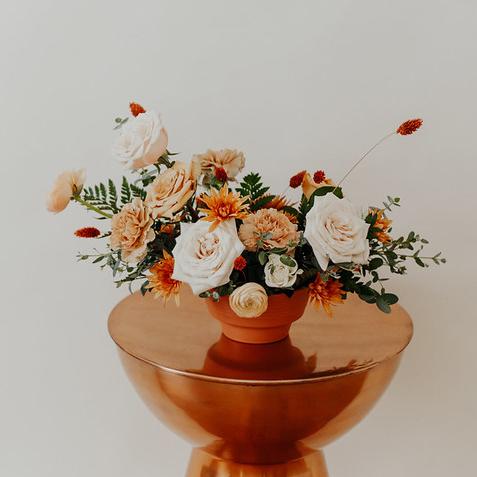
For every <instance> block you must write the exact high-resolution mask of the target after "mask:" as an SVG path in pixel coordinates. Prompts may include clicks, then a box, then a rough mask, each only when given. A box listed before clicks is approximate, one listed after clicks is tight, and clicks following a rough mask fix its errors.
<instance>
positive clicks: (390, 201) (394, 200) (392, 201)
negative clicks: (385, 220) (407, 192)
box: [383, 195, 401, 212]
mask: <svg viewBox="0 0 477 477" xmlns="http://www.w3.org/2000/svg"><path fill="white" fill-rule="evenodd" d="M386 198H387V200H386V201H384V202H383V205H384V208H385V209H386V210H388V211H389V212H390V211H391V210H392V207H401V204H400V203H399V202H400V201H401V199H400V198H399V197H391V196H389V195H388V196H387V197H386Z"/></svg>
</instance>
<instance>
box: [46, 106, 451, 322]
mask: <svg viewBox="0 0 477 477" xmlns="http://www.w3.org/2000/svg"><path fill="white" fill-rule="evenodd" d="M130 113H131V114H130V115H129V116H128V117H125V118H116V120H115V123H116V124H115V129H117V130H118V137H117V140H116V142H115V144H114V148H113V150H114V154H115V156H116V157H117V158H118V159H119V161H121V162H122V163H123V164H124V165H125V166H126V167H127V168H128V169H130V170H131V172H132V174H133V179H127V178H126V177H123V179H122V182H121V184H120V186H119V187H118V186H116V185H115V184H114V182H113V181H112V180H108V181H107V182H106V183H100V184H97V185H94V186H85V173H84V170H78V171H68V172H64V173H62V174H61V175H60V176H59V177H58V178H57V179H56V182H55V184H54V186H53V189H52V191H51V192H50V194H49V197H48V203H47V207H48V209H49V210H50V211H51V212H55V213H57V212H60V211H62V210H64V209H65V208H66V207H67V205H68V204H69V203H70V202H71V201H73V202H77V203H78V204H80V205H82V206H83V207H86V209H88V210H90V211H92V212H93V213H95V214H96V215H97V218H98V219H101V220H103V221H107V222H106V223H107V224H108V225H107V227H105V228H103V230H102V231H100V230H99V229H98V228H96V227H85V228H81V229H79V230H77V231H76V232H75V235H77V236H78V237H85V238H92V239H96V240H104V241H106V244H105V250H104V251H96V249H95V253H92V254H80V255H79V256H78V258H79V260H92V262H93V263H96V264H99V265H100V266H101V268H105V267H109V268H111V269H112V273H113V277H114V280H115V283H116V284H117V286H121V285H123V284H128V285H129V287H130V289H131V285H132V283H133V282H136V281H139V282H141V285H140V290H141V292H142V293H143V294H145V293H147V292H152V293H153V294H154V295H155V296H156V297H161V298H162V299H164V301H167V300H169V299H170V298H171V297H173V298H174V299H175V301H176V303H177V304H179V291H180V289H181V287H182V286H183V283H187V284H188V285H189V286H190V287H191V288H192V291H193V293H194V294H196V295H199V296H200V297H203V298H207V299H212V300H216V301H217V300H219V299H220V297H223V296H228V297H229V298H228V299H229V305H230V307H231V308H232V310H233V311H234V312H235V313H236V314H237V315H238V316H240V317H256V316H260V315H261V314H262V313H263V312H265V311H266V309H267V304H268V297H269V296H270V295H274V294H279V293H282V294H286V295H288V296H291V295H293V293H294V292H295V291H297V290H300V289H308V293H309V299H310V301H311V302H312V303H314V304H316V305H317V306H322V307H323V308H324V310H325V311H326V312H327V313H328V314H329V315H331V314H332V306H333V305H336V304H339V303H342V302H343V300H344V299H345V298H346V296H347V295H348V294H349V293H356V294H357V295H358V296H359V297H360V298H361V299H362V300H364V301H365V302H367V303H374V304H376V305H377V306H378V307H379V309H380V310H382V311H383V312H386V313H388V312H390V309H391V305H393V304H395V303H396V302H397V301H398V297H397V296H396V295H395V294H393V293H389V292H387V291H386V289H385V281H386V280H388V277H387V276H384V275H383V273H384V272H389V273H394V274H398V275H403V274H405V273H406V262H407V261H409V260H410V261H413V262H415V263H416V264H417V265H419V266H421V267H427V266H428V264H429V263H434V264H437V265H439V264H441V263H445V259H444V258H442V257H441V254H440V253H438V254H436V255H432V256H423V255H422V253H421V252H422V250H423V248H424V247H425V245H427V244H428V241H427V240H426V239H424V238H423V237H421V236H420V235H419V234H416V233H415V232H413V231H411V232H409V234H407V235H405V236H400V237H394V236H393V234H392V221H391V219H390V218H389V217H388V214H389V213H390V212H391V210H392V208H393V207H399V206H400V200H399V198H398V197H387V200H385V201H384V203H383V206H382V207H374V206H373V207H368V208H366V209H359V208H357V207H356V206H355V205H353V204H352V203H351V201H350V200H349V199H348V198H346V196H345V194H344V192H343V189H342V183H343V181H344V180H345V179H346V178H347V177H348V175H349V174H350V173H351V172H352V171H353V170H354V169H355V167H357V165H358V164H359V163H360V162H361V161H363V160H364V158H365V157H366V156H367V155H368V154H369V153H370V152H371V151H372V150H373V149H374V148H375V147H376V146H378V145H379V144H380V143H382V142H383V141H384V140H385V139H388V138H389V137H391V136H393V135H398V136H399V135H400V136H406V135H409V134H413V133H414V132H415V131H417V130H418V129H419V128H420V127H421V125H422V121H421V120H420V119H413V120H409V121H406V122H404V123H403V124H401V125H400V126H399V127H398V128H397V129H396V130H395V131H393V132H392V133H390V134H388V135H387V136H385V137H384V138H382V139H381V140H380V141H378V143H376V144H375V145H374V146H373V147H371V148H370V150H369V151H368V152H367V153H366V154H364V155H363V156H362V157H361V158H360V159H359V160H358V162H356V163H355V164H354V166H353V167H352V168H351V169H350V171H349V172H348V173H347V174H346V175H345V176H344V177H343V179H341V180H340V181H338V182H337V183H334V182H333V180H331V179H330V178H328V177H327V175H326V174H325V172H324V171H323V170H317V171H316V172H314V173H313V174H310V173H309V172H308V171H301V172H298V173H297V174H295V175H294V176H293V177H292V178H291V179H289V187H288V189H287V191H285V192H284V193H282V194H276V193H272V192H270V189H269V187H267V186H265V185H264V184H263V183H262V178H261V176H260V175H259V174H258V173H253V172H252V173H249V174H247V175H244V176H243V177H242V178H241V179H239V176H240V174H241V173H242V170H243V169H244V166H245V156H244V154H243V153H242V152H240V151H238V150H235V149H222V150H208V151H206V152H205V153H203V154H197V155H195V156H193V158H192V160H191V161H190V163H189V164H186V163H184V162H181V161H178V160H175V156H176V154H174V153H171V152H169V150H168V135H167V131H166V129H165V128H164V126H163V124H162V121H161V118H160V116H159V115H158V114H157V113H156V112H154V111H152V110H147V111H146V110H145V109H144V108H143V107H142V106H141V105H139V104H137V103H131V104H130ZM291 189H301V197H300V198H299V199H298V198H297V201H296V202H294V201H293V200H290V199H289V198H288V197H287V193H288V192H289V191H290V190H291Z"/></svg>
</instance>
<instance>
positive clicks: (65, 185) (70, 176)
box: [46, 169, 86, 214]
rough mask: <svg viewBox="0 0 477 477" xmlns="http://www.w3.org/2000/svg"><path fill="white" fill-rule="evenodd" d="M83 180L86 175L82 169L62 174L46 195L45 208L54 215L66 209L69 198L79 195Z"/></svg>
mask: <svg viewBox="0 0 477 477" xmlns="http://www.w3.org/2000/svg"><path fill="white" fill-rule="evenodd" d="M85 180H86V173H85V170H84V169H79V170H77V171H65V172H62V173H61V174H60V175H59V176H58V177H57V178H56V180H55V183H54V184H53V187H52V189H51V191H50V193H49V194H48V198H47V201H46V208H47V209H48V210H49V211H50V212H54V213H56V214H57V213H58V212H61V211H62V210H64V209H66V207H67V206H68V204H69V202H70V200H71V197H72V196H73V195H76V194H79V193H81V190H82V189H83V185H84V182H85Z"/></svg>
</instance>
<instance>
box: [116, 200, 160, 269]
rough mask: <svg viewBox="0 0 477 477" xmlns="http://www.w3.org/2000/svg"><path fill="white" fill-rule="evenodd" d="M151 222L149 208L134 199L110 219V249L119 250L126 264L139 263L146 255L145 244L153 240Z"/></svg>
mask: <svg viewBox="0 0 477 477" xmlns="http://www.w3.org/2000/svg"><path fill="white" fill-rule="evenodd" d="M153 222H154V221H153V220H152V219H151V217H150V210H149V208H148V207H147V206H146V205H145V204H144V202H143V201H142V200H141V199H140V198H139V197H136V198H135V199H133V201H132V202H130V203H129V204H126V205H125V206H124V207H123V208H122V209H121V211H120V212H118V213H117V214H114V215H113V218H112V219H111V238H110V245H111V248H112V249H113V250H121V258H122V259H123V260H124V261H125V262H127V263H136V262H139V261H140V260H142V259H143V258H144V256H145V255H146V252H147V244H148V243H149V242H151V241H152V240H154V237H155V234H154V231H153V230H152V229H151V226H152V224H153Z"/></svg>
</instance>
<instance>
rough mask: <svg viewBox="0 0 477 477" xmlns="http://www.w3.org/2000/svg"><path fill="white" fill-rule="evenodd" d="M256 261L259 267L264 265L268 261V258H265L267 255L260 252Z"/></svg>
mask: <svg viewBox="0 0 477 477" xmlns="http://www.w3.org/2000/svg"><path fill="white" fill-rule="evenodd" d="M258 261H259V262H260V265H262V266H263V265H265V264H266V263H267V261H268V257H267V254H266V253H265V252H264V251H263V250H262V251H261V252H259V254H258Z"/></svg>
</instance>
